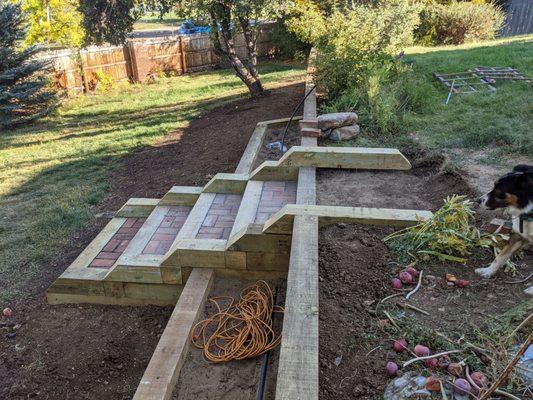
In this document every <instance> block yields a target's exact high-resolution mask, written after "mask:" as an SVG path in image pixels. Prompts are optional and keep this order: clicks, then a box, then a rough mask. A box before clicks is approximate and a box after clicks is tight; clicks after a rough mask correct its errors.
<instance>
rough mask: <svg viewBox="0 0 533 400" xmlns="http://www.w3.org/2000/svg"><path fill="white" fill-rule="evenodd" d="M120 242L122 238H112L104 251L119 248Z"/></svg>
mask: <svg viewBox="0 0 533 400" xmlns="http://www.w3.org/2000/svg"><path fill="white" fill-rule="evenodd" d="M119 244H120V240H117V239H111V240H110V241H109V242H107V244H106V245H105V246H104V248H103V249H102V251H113V250H115V249H116V248H117V246H118V245H119Z"/></svg>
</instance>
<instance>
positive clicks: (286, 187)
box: [254, 181, 296, 224]
mask: <svg viewBox="0 0 533 400" xmlns="http://www.w3.org/2000/svg"><path fill="white" fill-rule="evenodd" d="M295 203H296V182H294V181H269V182H265V183H264V184H263V190H262V192H261V199H260V200H259V206H258V207H257V213H256V215H255V221H254V222H255V223H256V224H264V223H265V222H266V221H267V220H268V219H269V218H270V217H271V216H272V215H273V214H275V213H276V212H278V211H279V210H280V209H281V208H282V207H283V206H284V205H286V204H295Z"/></svg>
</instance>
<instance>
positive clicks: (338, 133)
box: [329, 125, 360, 142]
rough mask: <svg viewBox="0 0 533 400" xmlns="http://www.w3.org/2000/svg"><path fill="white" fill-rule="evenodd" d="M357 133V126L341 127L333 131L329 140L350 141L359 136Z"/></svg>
mask: <svg viewBox="0 0 533 400" xmlns="http://www.w3.org/2000/svg"><path fill="white" fill-rule="evenodd" d="M359 131H360V129H359V125H349V126H341V127H340V128H336V129H333V130H332V131H331V133H330V134H329V138H330V140H333V141H334V142H340V141H342V140H350V139H354V138H355V137H357V135H359Z"/></svg>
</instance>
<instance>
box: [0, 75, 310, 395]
mask: <svg viewBox="0 0 533 400" xmlns="http://www.w3.org/2000/svg"><path fill="white" fill-rule="evenodd" d="M302 93H303V84H302V83H301V82H298V81H294V82H288V84H287V86H284V87H281V88H277V89H274V90H272V93H271V95H270V96H267V97H264V98H261V99H258V100H254V101H249V100H240V101H237V102H233V103H231V104H228V105H226V106H223V107H220V108H217V109H214V110H211V111H209V112H207V113H206V114H205V115H203V116H201V117H200V118H199V119H197V120H194V121H191V123H190V125H189V126H188V127H187V128H184V129H179V130H177V131H175V132H172V133H170V134H168V135H167V136H165V137H164V138H163V139H162V140H161V141H160V142H158V143H157V144H155V145H154V146H151V147H148V148H144V149H142V150H140V151H138V152H136V153H133V154H131V155H130V156H128V157H126V158H125V160H124V162H123V164H122V165H121V167H120V168H118V169H117V170H116V171H115V172H114V173H113V174H112V175H111V177H110V183H111V189H110V191H109V193H108V196H107V197H106V198H105V199H104V201H103V202H102V203H101V204H100V205H98V206H97V207H96V208H95V210H94V211H95V214H100V215H103V216H107V215H109V214H112V212H113V211H116V210H117V209H118V208H119V207H120V206H121V205H122V204H124V203H125V202H126V201H127V200H128V198H130V197H153V198H156V197H160V196H162V195H163V194H164V193H166V192H167V191H168V190H169V189H170V187H171V186H172V185H203V184H205V183H206V182H207V181H208V180H209V179H210V178H211V177H212V176H213V175H214V174H216V173H217V172H233V171H234V170H235V168H236V166H237V163H238V161H239V159H240V157H241V155H242V152H243V151H244V148H245V147H246V144H247V142H248V140H249V138H250V136H251V134H252V132H253V130H254V128H255V125H256V123H257V122H259V121H262V120H269V119H276V118H283V117H288V116H290V113H291V111H292V107H293V106H294V104H296V103H297V102H298V101H299V99H300V96H301V95H302ZM235 121H238V124H235ZM236 126H237V127H238V129H235V127H236ZM107 222H108V219H107V218H106V217H100V218H96V217H95V218H94V219H93V220H92V221H91V223H90V224H89V226H88V227H87V228H86V229H84V230H83V231H82V232H76V233H74V234H73V235H72V237H71V240H70V245H69V246H68V247H67V248H65V249H63V251H62V252H61V255H60V256H59V257H58V258H57V259H56V260H55V261H54V262H52V263H50V265H49V266H47V268H45V269H44V270H43V273H42V276H41V277H40V279H38V280H36V281H35V282H34V284H32V285H31V286H29V287H28V288H27V289H26V291H27V293H28V298H26V299H24V300H19V301H13V302H12V303H11V304H9V306H10V307H11V308H12V309H13V311H14V316H13V317H11V318H9V319H6V318H2V317H0V334H1V336H0V382H1V385H0V399H2V400H3V399H10V400H15V399H16V400H18V399H28V398H36V399H50V400H63V399H98V400H106V399H113V400H117V399H130V398H131V397H132V395H133V393H134V391H135V389H136V387H137V385H138V383H139V380H140V378H141V376H142V373H143V372H144V369H145V368H146V365H147V363H148V361H149V359H150V357H151V355H152V353H153V350H154V348H155V346H156V344H157V341H158V338H159V336H160V335H161V333H162V331H163V329H164V327H165V324H166V320H167V319H168V316H169V315H170V312H171V309H170V308H157V307H113V306H90V305H79V306H78V305H75V306H49V305H48V304H47V303H46V301H45V299H44V291H45V290H46V289H47V288H48V287H49V286H50V284H51V283H52V282H53V281H54V280H55V278H57V276H59V275H60V274H61V273H62V272H63V271H64V270H65V269H66V268H67V266H68V265H69V264H70V263H71V262H72V261H73V260H74V258H76V257H77V255H78V254H79V253H80V252H81V250H82V249H83V248H85V246H87V244H89V242H90V241H91V240H92V239H93V238H94V236H96V234H97V233H98V232H99V231H100V230H101V229H102V227H103V226H104V225H105V224H106V223H107ZM13 328H16V329H15V330H14V329H13ZM13 333H15V336H14V337H8V336H13V335H12V334H13ZM228 387H229V386H228Z"/></svg>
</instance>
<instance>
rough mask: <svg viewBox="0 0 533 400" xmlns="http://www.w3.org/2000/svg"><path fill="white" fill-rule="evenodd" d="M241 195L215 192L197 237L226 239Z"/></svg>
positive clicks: (237, 209) (239, 203)
mask: <svg viewBox="0 0 533 400" xmlns="http://www.w3.org/2000/svg"><path fill="white" fill-rule="evenodd" d="M241 200H242V196H240V195H238V194H217V195H216V196H215V200H213V204H211V207H210V208H209V211H208V212H207V215H206V217H205V219H204V222H203V223H202V227H201V228H200V230H199V231H198V234H197V235H196V238H197V239H228V238H229V235H230V233H231V228H232V227H233V224H234V223H235V217H236V216H237V211H239V206H240V205H241Z"/></svg>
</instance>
